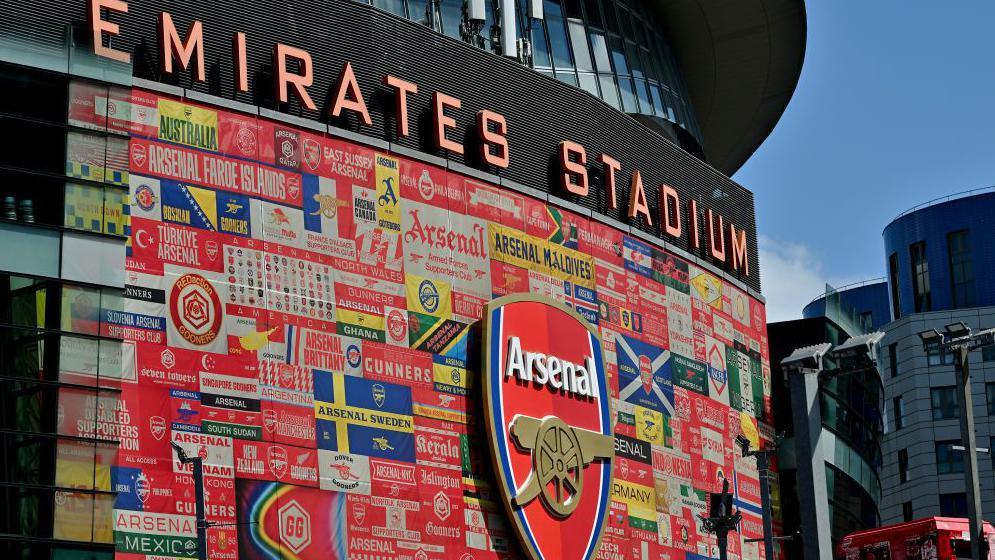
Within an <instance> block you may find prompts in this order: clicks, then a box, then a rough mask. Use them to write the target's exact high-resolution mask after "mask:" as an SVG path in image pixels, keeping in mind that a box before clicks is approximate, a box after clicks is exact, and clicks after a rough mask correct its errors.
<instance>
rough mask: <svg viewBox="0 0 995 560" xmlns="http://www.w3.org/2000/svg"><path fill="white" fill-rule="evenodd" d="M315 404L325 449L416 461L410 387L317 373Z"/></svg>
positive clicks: (319, 440) (318, 428)
mask: <svg viewBox="0 0 995 560" xmlns="http://www.w3.org/2000/svg"><path fill="white" fill-rule="evenodd" d="M314 400H315V402H314V416H315V425H316V428H317V432H318V433H317V437H318V447H319V448H320V449H328V450H330V451H339V452H342V453H353V454H358V455H366V456H369V457H379V458H383V459H393V460H395V461H407V462H409V463H413V462H414V461H415V437H414V420H413V419H412V416H411V414H412V412H411V388H410V387H405V386H403V385H395V384H393V383H385V382H382V381H373V380H370V379H363V378H360V377H352V376H348V375H344V374H341V373H329V372H325V371H319V370H316V371H315V372H314Z"/></svg>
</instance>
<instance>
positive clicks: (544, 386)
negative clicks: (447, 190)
mask: <svg viewBox="0 0 995 560" xmlns="http://www.w3.org/2000/svg"><path fill="white" fill-rule="evenodd" d="M483 371H484V374H483V392H484V416H485V418H486V422H487V430H488V434H489V440H490V447H491V456H492V457H493V460H494V466H495V471H496V472H497V478H498V486H500V488H501V495H502V498H503V501H504V504H505V507H506V509H507V511H508V515H509V516H510V518H511V519H512V522H513V525H514V527H515V530H516V532H517V534H518V537H519V542H520V543H521V545H522V549H523V550H525V551H526V552H527V553H528V556H529V557H530V558H531V559H532V560H547V559H553V558H557V559H561V558H562V559H564V560H589V559H591V558H594V557H595V556H596V555H597V552H598V547H599V544H600V542H601V535H602V532H603V530H604V526H605V521H606V520H607V518H608V506H609V496H610V493H611V473H612V459H613V457H614V449H615V448H614V436H613V430H612V428H613V426H614V423H613V421H612V415H611V404H610V402H609V396H608V387H607V381H606V377H605V366H604V358H603V354H602V349H601V339H600V338H599V337H598V334H597V331H596V330H595V329H594V327H593V326H591V325H590V324H589V323H587V322H586V321H585V320H584V319H583V318H581V316H580V315H578V314H577V313H576V312H575V311H573V310H572V309H569V308H568V307H566V306H564V305H562V304H560V303H557V302H554V301H552V300H547V299H543V298H538V297H534V296H529V295H522V294H516V295H511V296H506V297H502V298H499V299H496V300H494V301H492V302H490V303H489V304H488V305H487V308H486V311H485V313H484V364H483Z"/></svg>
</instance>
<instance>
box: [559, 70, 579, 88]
mask: <svg viewBox="0 0 995 560" xmlns="http://www.w3.org/2000/svg"><path fill="white" fill-rule="evenodd" d="M556 79H557V80H559V81H561V82H563V83H565V84H570V85H572V86H574V87H577V74H576V73H575V72H569V71H567V72H565V71H563V70H557V71H556Z"/></svg>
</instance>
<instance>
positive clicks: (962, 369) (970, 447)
mask: <svg viewBox="0 0 995 560" xmlns="http://www.w3.org/2000/svg"><path fill="white" fill-rule="evenodd" d="M954 350H956V352H957V377H958V379H957V382H958V384H959V385H960V391H958V392H957V397H958V398H957V400H958V401H959V402H958V404H959V405H960V437H961V440H962V442H963V446H964V459H965V461H964V485H965V487H966V490H967V492H966V494H967V517H968V521H969V522H970V526H971V558H973V559H974V560H983V559H982V558H981V540H982V539H983V538H984V529H983V527H982V524H981V523H982V522H981V490H980V488H979V487H978V451H977V449H978V446H977V442H976V441H975V440H976V438H975V434H974V408H973V406H974V405H973V403H972V398H971V371H970V369H969V367H968V363H967V362H968V353H967V344H962V345H960V346H956V347H955V348H954Z"/></svg>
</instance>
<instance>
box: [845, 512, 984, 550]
mask: <svg viewBox="0 0 995 560" xmlns="http://www.w3.org/2000/svg"><path fill="white" fill-rule="evenodd" d="M985 540H986V541H987V544H988V547H987V548H988V550H989V552H988V555H987V556H986V558H988V560H995V555H993V553H992V552H991V551H993V550H995V528H993V527H992V526H991V524H990V523H988V522H985ZM958 558H967V559H969V558H971V541H970V531H969V526H968V522H967V519H962V518H957V517H927V518H925V519H918V520H916V521H909V522H908V523H899V524H897V525H889V526H887V527H879V528H877V529H867V530H865V531H857V532H855V533H850V534H849V535H847V536H846V537H844V538H843V540H842V541H840V543H839V544H838V545H837V546H836V559H837V560H956V559H958Z"/></svg>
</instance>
